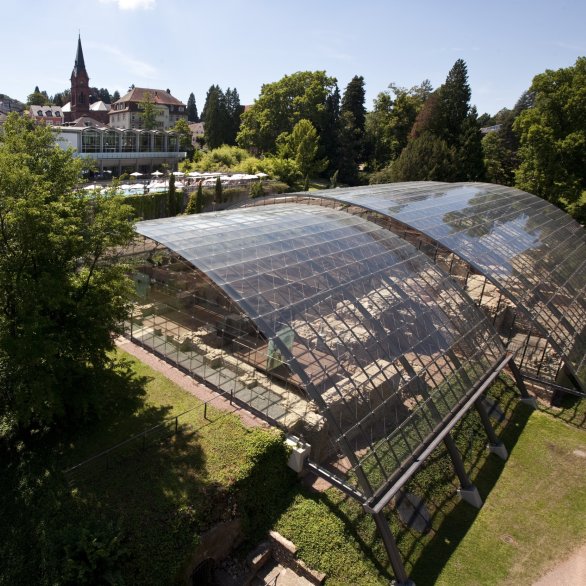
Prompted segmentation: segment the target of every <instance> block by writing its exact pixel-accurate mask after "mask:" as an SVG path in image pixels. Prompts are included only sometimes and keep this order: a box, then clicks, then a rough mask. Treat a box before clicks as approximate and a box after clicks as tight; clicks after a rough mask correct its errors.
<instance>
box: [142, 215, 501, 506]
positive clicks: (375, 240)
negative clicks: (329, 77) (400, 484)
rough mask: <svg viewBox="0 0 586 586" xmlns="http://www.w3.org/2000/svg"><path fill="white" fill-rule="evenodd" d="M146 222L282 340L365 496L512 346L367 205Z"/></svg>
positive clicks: (147, 231) (425, 440)
mask: <svg viewBox="0 0 586 586" xmlns="http://www.w3.org/2000/svg"><path fill="white" fill-rule="evenodd" d="M136 230H137V232H138V233H139V234H142V235H143V236H145V237H148V238H150V239H153V240H155V241H157V242H158V243H160V244H162V245H164V246H166V247H168V248H169V249H171V250H172V251H173V252H175V253H177V254H179V255H180V256H181V257H183V258H185V259H186V260H187V261H189V262H190V263H192V264H193V265H194V266H195V267H196V268H197V269H199V270H201V271H202V272H204V273H205V274H206V275H207V276H208V277H210V278H211V279H212V280H213V281H214V282H215V283H216V284H217V285H218V286H219V287H221V288H222V289H223V290H224V292H225V293H226V294H227V295H228V296H229V297H230V298H231V299H232V300H233V301H234V302H235V303H236V304H238V306H240V308H241V309H242V310H243V311H244V312H245V313H246V314H247V315H248V316H249V317H250V318H251V319H252V321H253V322H254V323H255V324H256V326H257V327H258V329H259V330H260V332H262V333H263V334H264V335H265V336H266V337H267V338H268V339H269V340H270V341H272V343H273V344H274V345H275V346H276V347H277V348H278V349H279V351H280V354H281V356H282V359H283V360H284V361H285V362H286V363H287V364H288V366H289V368H290V369H291V371H292V372H293V373H295V374H296V375H297V376H298V377H299V379H300V380H301V381H302V388H303V390H304V391H305V392H306V394H307V395H308V397H309V398H310V399H311V400H313V401H314V402H315V404H316V407H317V409H318V410H319V411H320V412H321V413H322V414H323V415H324V416H325V417H326V420H327V426H328V431H329V433H330V437H331V438H332V441H333V442H334V445H335V447H336V449H337V450H338V451H339V452H340V453H342V454H343V455H344V456H345V457H346V459H347V461H348V462H349V466H348V468H347V470H346V474H347V480H348V481H349V482H351V483H353V484H354V485H355V486H357V487H358V488H359V489H360V490H362V491H363V493H364V494H365V495H367V496H368V495H369V494H372V493H373V492H375V491H377V489H380V488H382V487H384V486H385V483H386V482H387V481H388V479H389V478H390V477H391V475H392V474H393V473H394V472H396V471H397V470H398V469H399V468H400V467H402V466H403V465H404V464H405V463H406V462H408V461H409V458H413V454H414V452H415V451H416V450H417V449H418V448H420V447H421V446H425V445H428V444H429V442H430V441H431V439H432V438H433V436H434V434H435V433H436V430H437V429H438V426H441V425H443V424H445V422H446V421H447V420H448V419H449V418H450V417H451V416H452V414H453V413H454V412H455V410H457V409H458V408H459V407H460V406H461V405H462V403H463V402H465V401H466V400H467V399H468V398H469V397H470V395H471V392H472V391H473V389H474V388H475V387H477V386H478V385H479V384H480V383H481V382H482V381H483V380H484V379H485V377H486V375H487V373H489V372H491V371H492V369H493V368H494V366H495V365H496V364H497V363H498V362H499V361H501V360H502V358H503V356H504V354H505V352H504V348H503V346H502V343H501V341H500V339H499V338H498V336H497V334H496V333H495V332H494V330H493V329H492V327H491V325H490V323H489V322H488V320H487V318H486V317H485V316H484V314H483V313H482V312H481V311H480V310H479V309H478V308H477V307H476V306H475V305H474V304H473V303H472V302H471V300H470V299H469V298H468V296H467V295H466V294H465V293H464V292H463V291H462V290H461V289H460V287H459V286H458V285H457V284H456V283H455V282H454V281H453V280H452V279H451V278H450V277H449V275H447V274H446V273H444V272H443V271H442V270H441V269H440V268H439V267H437V266H435V265H434V264H433V263H431V261H430V260H429V259H428V258H427V257H425V256H424V255H423V254H422V253H420V252H418V251H417V250H416V249H415V248H414V247H413V246H412V245H410V244H409V243H407V242H405V241H404V240H402V239H401V238H399V237H398V236H396V235H394V234H393V233H391V232H389V231H388V230H385V229H384V228H381V227H379V226H377V225H376V224H374V223H372V222H369V221H367V220H365V219H363V218H360V217H358V216H353V215H350V214H346V213H344V212H342V211H337V210H332V209H328V208H319V207H315V206H305V205H300V204H284V205H279V206H266V207H262V208H261V207H252V208H246V209H237V210H232V211H228V212H218V213H210V214H202V215H193V216H178V217H175V218H166V219H160V220H152V221H146V222H140V223H138V224H137V225H136Z"/></svg>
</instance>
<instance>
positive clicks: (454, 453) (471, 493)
mask: <svg viewBox="0 0 586 586" xmlns="http://www.w3.org/2000/svg"><path fill="white" fill-rule="evenodd" d="M444 445H445V446H446V448H447V450H448V453H449V454H450V459H451V460H452V464H453V465H454V470H455V471H456V475H457V476H458V479H459V480H460V486H461V488H460V489H459V490H458V494H459V495H460V498H461V499H462V500H464V501H466V502H467V503H468V504H470V505H472V506H473V507H476V508H477V509H479V508H480V507H482V499H481V498H480V494H479V493H478V489H477V488H476V487H475V486H474V485H473V484H472V481H471V480H470V477H469V476H468V474H467V472H466V468H464V462H462V456H461V455H460V452H459V451H458V448H457V447H456V443H455V442H454V439H453V438H452V436H451V435H450V434H447V435H446V436H445V437H444Z"/></svg>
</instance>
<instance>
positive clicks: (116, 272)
mask: <svg viewBox="0 0 586 586" xmlns="http://www.w3.org/2000/svg"><path fill="white" fill-rule="evenodd" d="M80 171H81V162H80V160H79V159H76V158H74V156H73V153H72V152H71V151H65V150H62V149H61V148H59V147H57V146H56V143H55V140H54V136H53V134H52V131H51V129H50V128H49V127H47V126H44V125H35V124H34V122H33V121H32V120H31V119H27V118H21V117H18V116H16V115H12V114H11V115H9V116H8V118H7V119H6V122H5V124H4V127H3V130H2V133H1V135H0V225H1V226H2V229H1V230H0V436H10V435H11V434H14V433H18V432H21V433H22V432H24V431H25V430H27V429H31V428H36V429H47V428H50V427H51V426H52V425H54V424H55V423H56V422H61V424H63V423H71V422H76V421H79V420H80V419H83V418H87V417H88V416H90V415H92V414H95V413H99V411H100V409H106V408H108V406H109V405H108V396H109V389H110V388H111V387H110V386H109V383H107V382H105V381H106V379H107V378H111V377H112V376H114V374H115V372H116V367H115V364H114V362H113V361H112V358H111V357H110V355H109V352H110V351H111V350H112V349H113V347H114V343H113V335H112V334H113V332H116V331H118V329H119V327H120V323H122V321H123V320H124V319H125V318H126V317H127V314H128V310H129V302H128V300H129V298H130V294H131V283H130V281H129V279H127V277H126V276H125V272H124V269H123V267H122V266H120V265H119V264H117V263H113V262H111V261H113V260H115V254H116V252H115V251H117V250H118V251H119V250H121V249H122V248H123V247H125V246H127V245H128V244H129V242H130V241H131V240H132V238H133V229H132V222H131V208H130V207H129V206H125V205H123V204H122V199H121V198H120V197H119V196H115V195H112V194H104V195H102V194H91V196H90V195H87V194H85V192H83V191H81V192H80V191H77V190H76V188H75V186H76V185H77V184H78V182H79V180H80Z"/></svg>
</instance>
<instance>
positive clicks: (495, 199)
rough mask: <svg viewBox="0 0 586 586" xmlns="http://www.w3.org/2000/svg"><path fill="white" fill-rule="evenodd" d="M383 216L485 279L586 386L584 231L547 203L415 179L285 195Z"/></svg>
mask: <svg viewBox="0 0 586 586" xmlns="http://www.w3.org/2000/svg"><path fill="white" fill-rule="evenodd" d="M295 196H297V197H298V198H308V197H309V198H319V199H325V200H333V201H335V202H339V203H345V204H352V205H356V206H359V207H361V208H363V209H366V210H370V211H374V212H378V213H380V214H382V215H383V216H386V217H389V218H392V219H393V220H394V221H397V222H399V223H401V224H403V225H404V226H407V227H410V228H413V229H415V230H417V231H418V232H420V233H422V234H423V235H425V236H427V237H429V238H431V239H433V240H435V241H436V242H438V243H440V244H441V245H442V246H444V247H446V248H447V249H448V250H450V251H452V252H454V253H455V254H456V255H458V256H459V257H460V258H462V259H464V260H465V261H466V262H467V263H468V264H469V265H470V266H471V267H473V268H474V269H475V270H477V271H478V272H479V273H480V274H482V275H484V276H485V277H486V278H487V279H488V280H489V281H491V282H492V283H493V284H494V285H495V286H496V287H498V288H499V289H500V290H501V291H502V292H503V293H504V294H505V296H506V297H508V298H509V299H511V300H512V301H513V303H514V304H515V305H516V306H517V307H518V309H519V310H521V311H522V312H523V313H524V314H525V315H526V316H527V317H528V318H529V319H530V320H531V321H532V322H533V323H534V324H535V326H536V327H537V329H538V330H540V331H541V332H542V334H543V335H544V337H545V338H547V339H548V340H549V341H550V343H551V344H552V346H553V348H554V349H555V350H556V351H557V352H558V353H559V354H560V356H561V357H562V358H563V359H564V361H565V362H566V365H567V366H568V367H569V368H570V370H571V371H572V373H573V374H574V376H576V377H577V379H578V381H579V383H580V384H581V385H582V388H586V231H585V230H584V229H583V228H582V227H581V226H580V225H579V224H578V223H577V222H576V221H575V220H573V219H572V218H571V217H570V216H569V215H568V214H566V213H564V212H563V211H561V210H560V209H558V208H557V207H555V206H553V205H552V204H550V203H548V202H547V201H545V200H543V199H541V198H539V197H536V196H534V195H531V194H528V193H525V192H523V191H519V190H518V189H514V188H512V187H504V186H500V185H492V184H485V183H460V184H450V183H438V182H412V183H394V184H388V185H372V186H367V187H357V188H342V189H336V190H327V191H319V192H312V193H310V194H308V193H303V194H301V193H299V194H293V195H289V196H287V197H288V198H290V197H295Z"/></svg>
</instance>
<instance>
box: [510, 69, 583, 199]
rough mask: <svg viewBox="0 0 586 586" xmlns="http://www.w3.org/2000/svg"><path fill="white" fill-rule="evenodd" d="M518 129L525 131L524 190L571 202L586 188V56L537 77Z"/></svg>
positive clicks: (520, 182)
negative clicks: (530, 104)
mask: <svg viewBox="0 0 586 586" xmlns="http://www.w3.org/2000/svg"><path fill="white" fill-rule="evenodd" d="M529 95H532V102H533V106H532V107H529V108H526V109H524V110H523V111H522V112H521V113H520V114H519V116H518V118H517V119H516V121H515V123H514V125H513V128H514V130H515V131H516V132H517V133H518V135H519V140H520V148H519V153H518V154H519V158H520V161H521V163H520V165H519V168H518V169H517V172H516V174H515V184H516V186H517V187H518V188H519V189H523V190H525V191H529V192H531V193H534V194H535V195H539V196H540V197H543V198H544V199H547V200H548V201H550V202H552V203H554V204H556V205H558V206H560V207H562V208H563V207H566V206H568V205H571V204H573V203H574V202H577V201H578V200H579V199H580V197H581V196H582V194H583V192H584V190H585V189H586V57H579V58H578V59H577V61H576V63H575V64H574V65H573V66H571V67H566V68H562V69H558V70H557V71H552V70H547V71H545V72H544V73H541V74H539V75H537V76H535V77H534V78H533V82H532V83H531V87H530V89H529Z"/></svg>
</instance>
